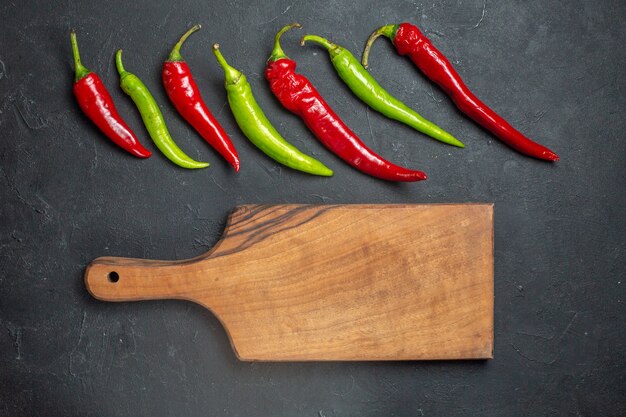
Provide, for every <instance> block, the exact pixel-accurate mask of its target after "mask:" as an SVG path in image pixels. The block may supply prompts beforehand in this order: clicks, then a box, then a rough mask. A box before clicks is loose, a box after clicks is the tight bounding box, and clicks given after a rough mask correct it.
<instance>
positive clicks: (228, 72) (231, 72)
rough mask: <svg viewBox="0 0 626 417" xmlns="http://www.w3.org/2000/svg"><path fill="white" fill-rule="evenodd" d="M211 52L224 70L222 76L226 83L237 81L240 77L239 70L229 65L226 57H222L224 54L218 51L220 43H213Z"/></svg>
mask: <svg viewBox="0 0 626 417" xmlns="http://www.w3.org/2000/svg"><path fill="white" fill-rule="evenodd" d="M213 53H214V54H215V57H216V58H217V62H219V64H220V66H221V67H222V69H223V70H224V78H225V81H226V83H227V84H236V83H237V81H239V79H240V78H241V72H239V71H238V70H237V69H235V68H233V67H231V66H230V65H229V64H228V62H226V59H224V56H223V55H222V53H221V52H220V44H219V43H214V44H213Z"/></svg>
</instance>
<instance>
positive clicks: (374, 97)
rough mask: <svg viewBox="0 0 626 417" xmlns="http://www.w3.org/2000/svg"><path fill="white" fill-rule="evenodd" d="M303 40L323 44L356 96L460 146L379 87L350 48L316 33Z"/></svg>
mask: <svg viewBox="0 0 626 417" xmlns="http://www.w3.org/2000/svg"><path fill="white" fill-rule="evenodd" d="M307 41H312V42H316V43H318V44H320V45H322V46H323V47H324V48H326V50H327V51H328V54H329V55H330V59H331V62H332V64H333V66H334V67H335V70H336V71H337V74H339V77H341V79H342V80H343V81H344V82H345V83H346V85H347V86H348V87H349V88H350V90H352V92H353V93H354V94H355V95H356V96H357V97H358V98H360V99H361V100H362V101H363V102H365V103H366V104H367V105H368V106H370V107H371V108H372V109H374V110H376V111H378V112H380V113H381V114H383V115H385V116H387V117H389V118H390V119H393V120H397V121H399V122H401V123H404V124H405V125H407V126H410V127H412V128H413V129H415V130H417V131H418V132H421V133H424V134H426V135H428V136H430V137H431V138H433V139H436V140H438V141H440V142H443V143H447V144H448V145H453V146H457V147H459V148H463V147H464V145H463V143H461V142H460V141H459V140H458V139H456V138H455V137H454V136H452V135H451V134H449V133H448V132H446V131H445V130H443V129H441V128H440V127H439V126H437V125H436V124H434V123H432V122H430V121H428V120H426V119H424V118H423V117H422V116H421V115H420V114H419V113H417V112H416V111H414V110H413V109H411V108H409V107H408V106H407V105H406V104H404V103H402V102H401V101H400V100H398V99H397V98H395V97H394V96H392V95H391V94H390V93H389V92H388V91H387V90H385V89H384V88H382V87H381V86H380V84H378V82H377V81H376V80H375V79H374V77H372V76H371V75H370V74H369V72H367V70H366V69H365V68H363V66H362V65H361V63H360V62H359V60H358V59H356V58H355V57H354V55H352V53H351V52H350V51H348V50H347V49H345V48H343V47H341V46H339V45H336V44H334V43H332V42H330V41H328V40H327V39H324V38H322V37H320V36H315V35H306V36H304V37H302V40H301V41H300V44H301V45H303V46H304V44H305V42H307Z"/></svg>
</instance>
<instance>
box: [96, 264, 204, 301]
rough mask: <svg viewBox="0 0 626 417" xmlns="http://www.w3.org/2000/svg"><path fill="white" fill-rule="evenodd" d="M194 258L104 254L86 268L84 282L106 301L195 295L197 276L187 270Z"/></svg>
mask: <svg viewBox="0 0 626 417" xmlns="http://www.w3.org/2000/svg"><path fill="white" fill-rule="evenodd" d="M193 263H195V262H194V260H185V261H155V260H145V259H132V258H116V257H102V258H97V259H95V260H94V261H93V262H92V263H91V264H89V266H88V267H87V270H86V271H85V285H86V286H87V290H88V291H89V293H90V294H91V295H93V296H94V297H95V298H97V299H99V300H103V301H139V300H159V299H172V298H173V299H192V298H191V294H190V293H191V292H192V291H193V290H192V287H194V286H196V287H197V280H194V279H193V277H192V274H189V273H186V271H187V270H189V268H187V267H186V266H189V265H192V264H193Z"/></svg>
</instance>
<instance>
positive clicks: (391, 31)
mask: <svg viewBox="0 0 626 417" xmlns="http://www.w3.org/2000/svg"><path fill="white" fill-rule="evenodd" d="M398 26H399V25H385V26H382V27H380V28H378V29H376V30H375V31H374V32H372V34H371V35H370V37H369V38H367V42H366V43H365V48H363V57H362V58H361V64H363V67H365V68H367V63H368V62H367V61H368V59H369V56H370V49H371V48H372V44H373V43H374V41H375V40H376V39H377V38H378V37H379V36H386V37H388V38H389V39H391V40H393V38H394V37H395V34H396V31H397V30H398Z"/></svg>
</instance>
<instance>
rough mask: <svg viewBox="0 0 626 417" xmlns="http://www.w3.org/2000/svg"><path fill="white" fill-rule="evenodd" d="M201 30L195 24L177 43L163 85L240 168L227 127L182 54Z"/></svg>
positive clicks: (182, 110)
mask: <svg viewBox="0 0 626 417" xmlns="http://www.w3.org/2000/svg"><path fill="white" fill-rule="evenodd" d="M199 29H200V25H195V26H193V27H192V28H191V29H189V30H188V31H187V32H186V33H185V34H184V35H183V36H182V37H181V38H180V40H179V41H178V43H176V45H175V46H174V48H173V49H172V52H171V53H170V55H169V57H168V58H167V60H166V61H165V63H164V64H163V71H162V74H161V75H162V78H163V86H164V87H165V91H166V92H167V95H168V97H169V98H170V100H171V102H172V104H174V107H175V108H176V110H177V111H178V113H180V115H181V116H182V117H183V118H184V119H185V120H186V121H187V123H189V124H190V125H191V126H193V128H194V129H195V130H196V131H197V132H198V133H199V134H200V136H202V138H204V140H205V141H207V142H208V143H209V145H211V146H212V147H213V148H214V149H215V150H216V151H217V152H219V154H220V155H222V157H224V159H226V161H228V163H229V164H231V165H232V166H233V168H235V172H237V171H239V156H238V155H237V150H236V149H235V146H234V145H233V143H232V142H231V140H230V138H229V137H228V134H227V133H226V131H225V130H224V128H223V127H222V126H221V125H220V124H219V123H218V121H217V120H216V119H215V117H214V116H213V114H212V113H211V112H210V111H209V109H208V108H207V106H206V104H205V103H204V101H203V100H202V96H201V95H200V90H199V89H198V86H197V85H196V82H195V81H194V79H193V76H192V75H191V71H190V70H189V66H188V65H187V63H186V62H185V61H184V59H183V57H182V56H181V54H180V48H181V46H182V45H183V43H184V42H185V40H187V38H188V37H189V35H191V34H192V33H194V32H195V31H197V30H199Z"/></svg>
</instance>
